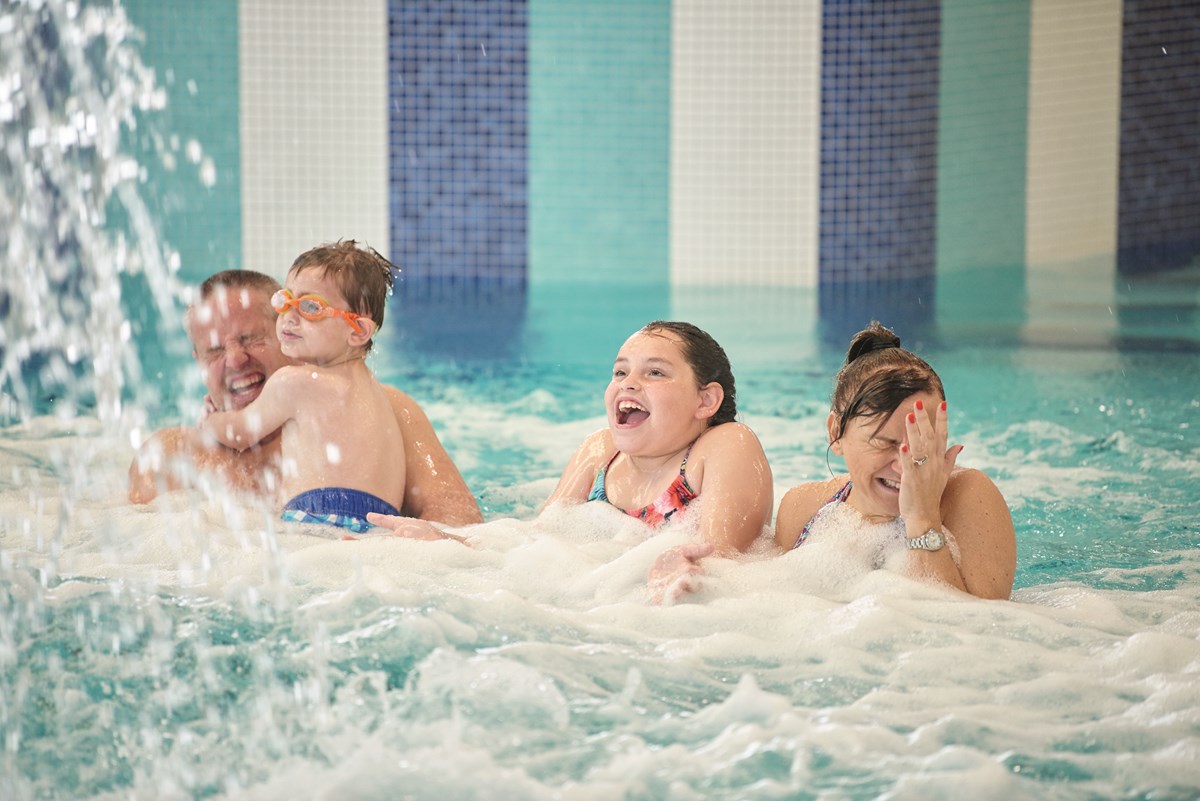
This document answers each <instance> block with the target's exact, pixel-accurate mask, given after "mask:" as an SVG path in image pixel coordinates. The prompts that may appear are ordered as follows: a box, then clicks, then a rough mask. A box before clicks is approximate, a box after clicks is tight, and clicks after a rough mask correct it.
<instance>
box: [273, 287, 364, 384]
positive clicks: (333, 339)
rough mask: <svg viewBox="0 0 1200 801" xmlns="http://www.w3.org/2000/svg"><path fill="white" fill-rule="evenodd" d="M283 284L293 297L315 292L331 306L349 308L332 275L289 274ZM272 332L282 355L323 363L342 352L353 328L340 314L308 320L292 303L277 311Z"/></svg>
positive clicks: (341, 308) (343, 352) (349, 346)
mask: <svg viewBox="0 0 1200 801" xmlns="http://www.w3.org/2000/svg"><path fill="white" fill-rule="evenodd" d="M286 288H287V289H288V291H290V292H291V293H292V296H293V297H297V298H299V297H302V296H303V295H317V296H318V297H320V298H321V299H322V300H324V301H325V302H326V303H327V304H329V306H331V307H332V308H334V309H340V310H343V311H348V310H349V308H350V304H349V303H347V302H346V298H345V297H344V296H343V295H342V292H341V290H340V289H338V285H337V282H336V281H334V280H333V276H332V275H329V274H328V273H322V272H321V271H320V270H303V271H301V272H299V273H291V274H289V275H288V279H287V284H286ZM275 333H276V334H277V335H278V337H279V345H280V347H281V348H282V349H283V352H284V354H285V355H287V356H290V357H291V358H293V359H299V360H301V361H305V362H310V363H313V364H324V363H326V362H329V361H332V360H335V359H337V358H339V357H341V356H343V355H345V354H346V352H347V351H348V350H349V349H350V348H351V347H352V345H351V342H350V339H351V337H352V336H353V335H354V334H355V331H354V329H353V328H351V327H350V326H349V325H348V324H347V323H346V321H345V320H344V319H342V318H341V317H325V318H322V319H319V320H309V319H307V318H305V317H303V316H302V315H301V314H300V312H299V311H298V310H297V309H296V308H295V307H293V308H289V309H288V310H287V311H285V312H284V313H283V314H280V315H279V317H278V319H277V320H276V321H275Z"/></svg>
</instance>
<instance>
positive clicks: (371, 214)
mask: <svg viewBox="0 0 1200 801" xmlns="http://www.w3.org/2000/svg"><path fill="white" fill-rule="evenodd" d="M386 34H387V8H386V5H385V3H384V0H355V2H353V3H345V4H334V3H326V2H322V0H299V2H297V1H296V0H239V2H238V29H237V35H238V63H239V67H240V73H239V75H240V80H239V97H240V103H239V119H240V128H241V143H242V228H243V237H244V240H243V265H244V266H245V267H248V268H251V269H256V270H261V271H262V272H266V273H269V274H273V275H276V276H277V277H280V278H282V277H283V275H284V274H285V273H286V272H287V268H288V266H290V265H291V263H292V260H293V259H294V258H295V257H296V256H298V255H299V254H300V253H302V252H304V251H305V250H307V249H308V248H310V247H312V246H313V245H315V244H318V243H320V242H327V241H332V240H337V239H342V238H346V239H357V240H359V241H363V242H366V243H368V244H370V245H372V246H374V247H375V248H377V249H378V250H379V251H380V252H383V253H385V254H387V251H388V233H389V227H390V226H389V218H388V204H387V197H388V195H387V192H388V183H387V177H388V170H387V164H388V161H387V157H388V150H387V133H388V118H387V109H388V96H387V60H386V49H385V45H386V41H387V39H386Z"/></svg>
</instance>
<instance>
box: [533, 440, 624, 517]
mask: <svg viewBox="0 0 1200 801" xmlns="http://www.w3.org/2000/svg"><path fill="white" fill-rule="evenodd" d="M613 453H614V450H613V442H612V434H611V433H610V432H609V430H608V429H607V428H604V429H601V430H600V431H596V432H594V433H593V434H591V435H589V436H588V437H587V439H585V440H584V441H583V443H582V444H581V445H580V446H579V447H578V448H577V449H576V451H575V453H574V455H573V456H571V460H570V461H569V462H567V466H566V467H565V468H564V469H563V472H562V476H561V477H560V478H559V479H558V486H557V487H555V488H554V492H552V493H550V497H549V498H547V499H546V502H545V503H543V504H542V509H543V510H544V509H545V508H546V507H547V506H550V505H551V504H555V503H559V502H561V501H573V502H575V503H583V502H584V501H586V500H587V497H588V494H589V493H590V492H591V491H592V485H593V484H594V483H595V481H596V473H597V472H598V471H599V470H600V465H602V464H604V461H605V459H607V458H609V457H610V456H612V455H613Z"/></svg>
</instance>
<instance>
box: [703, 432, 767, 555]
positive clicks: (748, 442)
mask: <svg viewBox="0 0 1200 801" xmlns="http://www.w3.org/2000/svg"><path fill="white" fill-rule="evenodd" d="M706 436H708V437H711V438H712V439H713V442H712V443H711V445H710V447H712V446H715V447H712V449H711V450H709V451H708V453H707V454H706V456H705V463H704V484H703V486H702V487H701V488H700V498H699V501H698V502H699V503H700V504H701V506H700V508H699V510H698V511H700V513H701V516H700V536H701V537H702V538H703V540H704V541H705V542H707V543H708V544H710V545H712V546H713V547H714V548H715V549H716V552H717V553H718V554H720V555H724V556H729V555H732V554H734V553H737V552H739V551H745V550H746V549H747V548H749V547H750V546H751V545H752V544H753V543H754V541H755V540H756V539H758V537H759V536H760V535H761V534H762V532H763V528H764V527H765V526H766V525H767V524H769V523H770V522H771V512H772V511H773V508H774V486H773V482H772V476H771V467H770V465H769V464H768V463H767V456H766V454H765V453H763V449H762V445H761V444H760V443H759V441H758V437H756V436H755V435H754V432H753V431H751V430H750V429H749V428H747V427H746V426H744V425H742V424H741V423H725V424H724V425H720V426H717V427H716V428H713V429H710V430H709V432H708V433H707V435H706Z"/></svg>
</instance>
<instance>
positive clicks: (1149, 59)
mask: <svg viewBox="0 0 1200 801" xmlns="http://www.w3.org/2000/svg"><path fill="white" fill-rule="evenodd" d="M1119 193H1120V194H1119V199H1118V207H1117V208H1118V212H1117V216H1118V220H1117V269H1118V271H1119V272H1120V273H1122V274H1123V275H1137V274H1146V273H1153V272H1159V271H1162V270H1170V269H1174V268H1178V267H1184V266H1187V265H1189V264H1192V263H1194V262H1196V261H1197V257H1200V6H1197V4H1196V3H1195V2H1194V0H1175V1H1174V2H1172V1H1171V0H1126V2H1125V6H1124V24H1123V32H1122V43H1121V177H1120V189H1119Z"/></svg>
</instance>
